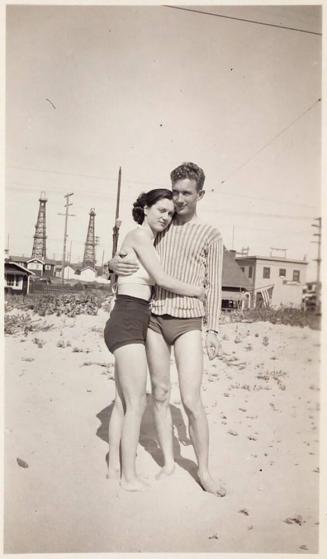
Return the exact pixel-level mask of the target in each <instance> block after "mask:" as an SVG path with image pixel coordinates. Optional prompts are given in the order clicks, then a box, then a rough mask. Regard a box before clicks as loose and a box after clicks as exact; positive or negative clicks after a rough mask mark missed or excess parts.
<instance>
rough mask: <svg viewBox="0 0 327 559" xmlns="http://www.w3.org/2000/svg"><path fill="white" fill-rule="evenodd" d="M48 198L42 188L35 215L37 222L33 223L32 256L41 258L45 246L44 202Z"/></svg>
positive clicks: (45, 250) (44, 253)
mask: <svg viewBox="0 0 327 559" xmlns="http://www.w3.org/2000/svg"><path fill="white" fill-rule="evenodd" d="M47 201H48V199H47V198H46V196H45V192H44V190H42V192H41V195H40V198H39V202H40V206H39V213H38V216H37V222H36V225H35V235H34V237H33V239H34V241H33V249H32V258H42V259H43V260H45V258H46V252H47V246H46V239H47V236H46V203H47Z"/></svg>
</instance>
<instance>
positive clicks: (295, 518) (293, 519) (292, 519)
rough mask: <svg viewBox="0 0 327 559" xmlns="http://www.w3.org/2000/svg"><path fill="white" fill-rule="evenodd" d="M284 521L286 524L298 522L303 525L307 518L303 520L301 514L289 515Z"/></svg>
mask: <svg viewBox="0 0 327 559" xmlns="http://www.w3.org/2000/svg"><path fill="white" fill-rule="evenodd" d="M284 522H285V524H297V525H298V526H302V524H304V523H305V520H303V517H302V516H301V515H300V514H297V515H296V516H288V517H287V518H285V520H284Z"/></svg>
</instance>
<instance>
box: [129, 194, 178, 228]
mask: <svg viewBox="0 0 327 559" xmlns="http://www.w3.org/2000/svg"><path fill="white" fill-rule="evenodd" d="M165 198H166V199H167V200H172V199H173V193H172V191H171V190H168V188H153V190H149V192H142V194H140V195H139V196H138V198H137V200H136V201H135V202H134V204H133V209H132V215H133V219H134V221H136V222H137V223H139V224H140V225H141V224H142V223H143V221H144V207H145V206H147V207H148V208H151V206H154V204H156V203H157V202H159V200H164V199H165Z"/></svg>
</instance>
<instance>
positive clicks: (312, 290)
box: [302, 281, 319, 311]
mask: <svg viewBox="0 0 327 559" xmlns="http://www.w3.org/2000/svg"><path fill="white" fill-rule="evenodd" d="M318 287H319V285H318V282H317V281H308V282H307V283H306V284H305V286H304V288H303V292H302V307H303V309H304V310H306V311H315V310H318V309H317V307H318V306H319V302H318V297H317V295H318Z"/></svg>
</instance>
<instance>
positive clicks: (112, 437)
mask: <svg viewBox="0 0 327 559" xmlns="http://www.w3.org/2000/svg"><path fill="white" fill-rule="evenodd" d="M115 384H116V396H115V402H114V406H113V409H112V412H111V417H110V422H109V459H108V478H110V479H119V478H120V475H121V464H120V441H121V436H122V431H123V422H124V413H125V410H124V401H123V394H122V390H121V386H120V383H119V378H118V375H117V367H116V366H115Z"/></svg>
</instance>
